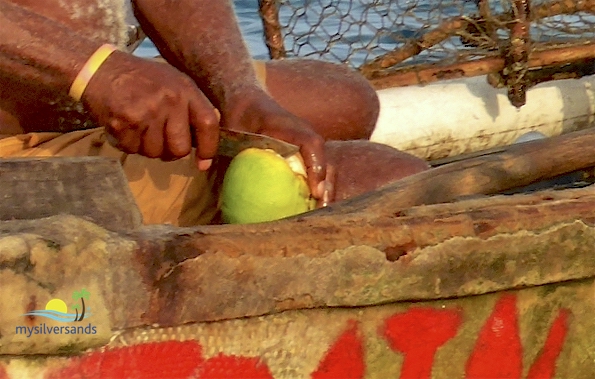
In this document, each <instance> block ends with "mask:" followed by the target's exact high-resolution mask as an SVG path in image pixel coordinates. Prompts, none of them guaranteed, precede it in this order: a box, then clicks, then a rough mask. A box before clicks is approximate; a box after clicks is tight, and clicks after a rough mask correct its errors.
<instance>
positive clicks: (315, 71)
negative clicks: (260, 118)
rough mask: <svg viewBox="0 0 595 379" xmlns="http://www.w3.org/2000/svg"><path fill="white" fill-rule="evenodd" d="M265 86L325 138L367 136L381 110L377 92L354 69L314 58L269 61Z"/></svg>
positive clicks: (364, 137) (344, 138)
mask: <svg viewBox="0 0 595 379" xmlns="http://www.w3.org/2000/svg"><path fill="white" fill-rule="evenodd" d="M266 85H267V89H268V90H269V92H270V93H271V95H272V96H273V97H274V98H275V99H276V100H277V101H278V102H279V103H280V104H281V105H282V106H284V107H285V108H286V109H288V110H289V111H291V112H293V113H295V114H296V115H298V116H301V117H304V118H306V119H308V120H309V121H310V122H311V123H312V124H313V125H314V127H315V128H316V129H317V132H318V133H319V134H320V135H322V136H323V137H325V138H326V139H339V140H347V139H368V138H369V137H370V135H371V134H372V132H373V130H374V126H375V125H376V120H377V118H378V112H379V109H380V106H379V101H378V96H377V95H376V91H375V90H374V89H373V88H372V87H371V85H370V84H369V82H368V81H367V80H366V79H365V78H364V77H362V76H361V75H360V74H359V73H357V72H356V71H355V70H353V69H350V68H348V67H346V66H343V65H338V64H335V63H329V62H323V61H315V60H299V59H298V60H286V61H270V62H267V65H266Z"/></svg>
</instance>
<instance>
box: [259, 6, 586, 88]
mask: <svg viewBox="0 0 595 379" xmlns="http://www.w3.org/2000/svg"><path fill="white" fill-rule="evenodd" d="M260 5H261V15H262V17H263V20H264V23H265V34H266V36H265V37H266V40H267V44H268V46H269V49H270V51H271V55H272V57H273V58H281V57H292V56H299V57H312V58H322V59H325V60H330V61H335V62H342V63H345V64H348V65H350V66H352V67H354V68H358V69H359V70H360V71H362V72H363V73H364V74H365V75H366V76H367V77H368V78H377V77H382V76H385V75H387V72H388V73H391V72H395V71H398V70H403V69H405V70H412V67H414V66H420V67H422V66H424V65H428V64H433V65H434V66H435V65H442V66H446V65H453V64H455V65H456V64H460V63H462V62H473V61H481V60H482V59H484V60H485V59H487V58H501V59H502V61H501V62H500V63H499V64H493V65H492V66H493V67H492V69H493V70H492V71H502V65H509V66H510V67H509V69H508V72H509V73H510V72H512V71H516V72H517V73H520V75H517V76H523V74H522V73H523V72H525V71H526V70H527V68H529V67H530V66H531V63H530V62H529V63H527V62H528V61H529V56H530V55H531V54H532V53H533V52H536V51H542V50H547V49H554V48H561V47H564V48H566V49H568V48H569V47H572V46H580V47H581V48H582V50H581V51H580V53H576V52H575V53H574V54H573V53H571V54H570V56H567V57H566V58H565V59H566V61H572V60H573V59H584V58H591V56H592V55H595V54H593V50H594V49H586V48H585V46H586V44H589V43H591V42H594V41H595V28H594V27H595V0H533V1H530V0H390V1H388V0H277V1H275V0H270V1H268V0H261V1H260ZM267 26H268V27H267ZM519 41H520V42H519ZM565 51H566V50H565ZM571 52H572V50H571ZM507 57H508V58H507ZM511 57H512V58H511ZM548 59H549V60H550V61H553V62H555V63H560V62H559V60H560V59H554V58H552V57H549V58H548ZM511 62H512V63H511ZM513 62H516V63H518V64H517V65H516V68H514V67H512V64H513ZM537 63H540V64H541V65H547V64H548V61H547V59H546V60H545V61H543V62H537ZM550 63H551V62H550ZM533 64H535V62H533ZM520 66H523V67H520ZM488 71H490V70H489V69H488ZM516 80H517V81H518V77H517V79H516ZM505 81H506V80H505ZM508 85H510V80H508Z"/></svg>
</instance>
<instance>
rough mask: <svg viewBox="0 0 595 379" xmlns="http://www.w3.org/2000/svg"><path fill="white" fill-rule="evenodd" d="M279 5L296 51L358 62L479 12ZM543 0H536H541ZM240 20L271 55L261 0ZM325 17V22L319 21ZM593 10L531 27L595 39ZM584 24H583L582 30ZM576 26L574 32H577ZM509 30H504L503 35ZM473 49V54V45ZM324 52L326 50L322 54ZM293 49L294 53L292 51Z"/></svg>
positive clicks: (462, 0) (259, 52)
mask: <svg viewBox="0 0 595 379" xmlns="http://www.w3.org/2000/svg"><path fill="white" fill-rule="evenodd" d="M285 1H286V2H287V4H286V6H282V7H281V8H280V9H281V11H280V19H281V23H282V24H283V25H285V26H287V27H288V28H290V29H291V36H290V37H286V39H285V43H286V47H287V46H290V45H291V49H293V51H292V52H291V54H293V55H298V56H301V57H309V58H323V59H326V60H331V61H342V62H343V61H349V63H351V64H352V65H353V66H359V65H360V64H361V63H363V62H364V61H367V60H369V59H371V58H374V57H375V56H378V55H379V54H381V53H384V52H387V51H390V50H393V49H394V48H395V47H397V46H399V45H402V44H403V43H404V42H405V39H407V38H411V37H415V36H418V35H420V34H421V33H423V32H426V31H427V30H428V25H427V24H428V20H431V23H432V25H433V27H435V26H437V25H438V24H439V23H440V22H442V21H444V20H446V19H448V18H450V17H456V16H460V15H463V14H464V15H467V16H469V15H474V14H477V6H476V1H475V0H439V1H438V0H284V2H285ZM541 2H543V0H533V1H532V4H539V3H541ZM489 4H490V8H492V10H493V11H494V12H498V13H500V12H502V10H503V7H504V6H506V5H503V4H507V2H502V1H500V0H497V1H496V0H494V1H489ZM234 6H235V11H236V15H237V18H238V23H239V26H240V29H241V30H242V34H243V36H244V39H245V41H246V42H247V46H248V49H249V51H250V54H251V55H252V56H253V57H254V58H257V59H267V58H268V57H269V53H268V49H267V47H266V45H265V42H264V37H263V26H262V21H261V19H260V16H259V13H258V1H256V0H234ZM321 21H323V24H322V27H319V24H320V23H321ZM594 23H595V17H594V16H593V15H584V14H583V15H566V16H556V17H550V18H548V19H546V20H544V21H542V22H540V23H539V25H533V26H532V28H531V33H532V38H533V39H534V40H538V41H539V40H541V41H545V40H548V39H549V38H551V37H552V36H560V34H561V33H562V34H564V33H568V31H570V34H566V35H565V37H564V38H577V37H579V36H581V35H582V37H585V36H587V34H586V33H588V34H589V36H590V38H591V39H593V38H595V34H594V30H593V28H592V25H593V24H594ZM581 28H582V29H581ZM573 30H574V31H573ZM502 37H503V38H506V35H501V38H502ZM465 49H467V48H466V47H465V46H464V45H463V44H462V43H461V41H460V40H459V38H458V37H452V38H450V39H448V40H447V41H445V42H444V43H442V44H441V46H437V47H435V48H433V49H430V50H429V51H425V52H423V53H422V54H420V55H419V57H417V58H414V59H413V62H411V63H415V62H419V61H428V60H430V61H436V60H442V59H446V58H449V57H450V58H454V57H456V52H457V51H463V50H465ZM468 52H471V53H473V52H472V51H470V50H468ZM321 53H322V54H323V55H321ZM136 54H137V55H140V56H148V57H150V56H155V55H157V54H158V52H157V50H156V49H155V47H154V46H153V44H152V43H151V42H150V41H149V40H145V42H143V43H142V44H141V46H140V47H139V48H138V49H137V51H136ZM291 54H290V55H291Z"/></svg>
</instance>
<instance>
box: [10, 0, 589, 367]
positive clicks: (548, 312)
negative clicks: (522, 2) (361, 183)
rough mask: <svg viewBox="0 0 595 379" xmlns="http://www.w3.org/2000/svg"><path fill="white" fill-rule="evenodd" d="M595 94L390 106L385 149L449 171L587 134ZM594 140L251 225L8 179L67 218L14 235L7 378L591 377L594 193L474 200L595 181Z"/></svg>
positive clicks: (465, 95)
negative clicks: (146, 212) (174, 216)
mask: <svg viewBox="0 0 595 379" xmlns="http://www.w3.org/2000/svg"><path fill="white" fill-rule="evenodd" d="M579 3H580V4H579ZM261 4H264V5H265V6H268V7H269V10H270V9H273V7H274V6H275V4H276V2H272V1H262V2H261ZM579 5H580V6H583V5H584V6H587V5H590V4H587V5H585V4H583V2H578V3H577V6H579ZM519 9H521V8H519ZM273 12H274V10H273ZM263 14H264V12H263ZM270 19H273V20H274V18H272V17H271V18H270ZM463 21H465V23H470V22H473V19H470V18H467V19H465V20H463ZM521 21H523V20H520V21H515V23H517V22H518V23H520V22H521ZM445 26H448V24H447V25H445ZM518 30H519V31H520V32H523V30H528V28H524V29H523V28H518ZM276 31H277V33H280V30H279V28H277V29H276ZM443 34H445V35H446V34H447V33H443ZM513 34H514V35H513ZM516 34H518V31H514V33H511V37H519V36H517V35H516ZM421 38H423V36H422V37H421ZM519 38H525V39H526V36H525V37H523V36H520V37H519ZM267 39H268V40H270V41H272V42H274V38H267ZM280 40H281V41H282V38H277V42H278V41H280ZM269 46H270V47H272V48H274V47H275V44H274V43H270V44H269ZM412 46H421V44H414V45H412ZM582 48H584V49H581V51H583V52H584V50H588V49H589V48H590V50H591V51H590V52H589V54H590V55H588V56H587V57H591V56H592V46H583V47H582ZM511 50H512V49H511ZM279 51H280V52H282V51H283V50H282V49H279ZM506 53H507V54H508V53H511V55H514V53H515V52H514V51H512V52H506ZM517 55H519V54H517ZM520 55H522V54H520ZM554 55H555V54H554ZM581 57H582V58H584V57H585V56H581ZM501 60H502V59H501ZM553 61H555V59H553ZM486 62H487V63H486ZM475 63H477V62H475ZM483 63H486V65H489V64H491V65H492V66H490V67H491V69H490V70H488V71H494V72H496V71H500V70H502V69H503V67H504V64H502V65H500V63H499V62H496V61H495V60H494V59H492V58H488V59H487V60H486V61H485V62H483ZM516 63H522V64H523V65H524V67H525V68H526V67H527V56H524V57H523V56H520V59H516V60H514V61H512V62H511V65H512V64H516ZM529 63H530V62H529ZM533 63H535V62H533ZM537 63H541V62H537ZM549 63H552V62H551V61H550V62H549ZM554 63H559V62H557V61H556V62H554ZM498 65H500V66H498ZM494 67H496V69H492V68H494ZM432 70H433V69H432ZM592 81H593V78H589V77H587V78H584V79H580V80H576V81H572V80H571V81H557V82H555V84H552V83H547V84H541V85H540V86H537V87H534V88H532V89H530V90H529V91H528V92H527V94H526V95H527V100H528V101H527V105H525V107H523V108H521V109H520V110H518V111H517V110H516V108H514V109H513V108H512V107H511V106H510V105H509V104H508V100H506V101H504V99H503V98H502V93H501V92H500V90H495V89H492V88H491V87H490V88H488V87H486V86H485V85H484V84H483V83H484V82H485V79H484V78H480V79H461V80H458V81H452V82H445V83H442V84H435V85H428V86H425V87H407V88H406V89H403V88H395V89H391V90H379V94H380V98H381V102H382V104H383V110H382V115H381V118H380V122H379V126H378V128H377V131H376V133H375V135H374V137H373V139H374V140H376V141H379V142H383V143H387V144H390V145H392V146H395V147H398V148H401V149H403V150H406V151H409V152H412V153H414V154H416V155H418V156H422V157H424V158H426V159H438V158H444V157H447V156H450V155H458V154H463V153H468V152H470V151H472V150H481V149H484V148H489V147H492V146H499V145H507V144H509V143H511V142H512V141H514V140H515V139H516V138H517V137H518V136H520V135H521V134H523V133H525V132H527V131H529V130H539V131H541V132H543V133H544V134H546V135H548V136H551V135H557V134H560V133H562V132H565V131H574V130H577V129H581V128H582V127H583V126H586V125H587V124H590V123H591V122H592V117H593V110H592V109H593V98H592V91H591V86H592ZM451 120H452V122H450V121H451ZM438 121H439V123H438ZM403 128H405V129H403ZM575 133H577V132H575ZM578 133H582V132H578ZM594 134H595V133H592V132H591V133H583V134H576V137H575V138H574V139H572V138H567V139H564V138H566V137H560V138H562V139H552V140H551V141H544V142H539V143H540V144H541V145H538V144H536V145H533V146H534V147H535V148H526V147H512V148H510V149H507V150H505V151H504V152H500V153H497V154H496V155H492V156H490V157H488V158H486V157H478V158H472V159H469V160H466V161H463V162H462V163H461V162H459V164H458V165H457V163H453V164H452V165H445V166H442V167H440V168H437V169H435V170H434V171H432V172H431V173H425V174H423V173H422V174H418V175H416V176H413V177H410V178H406V179H404V180H402V181H400V182H397V183H394V184H392V185H390V186H388V187H385V188H383V189H381V190H379V191H376V192H374V193H371V194H368V195H365V196H362V197H360V198H357V199H353V200H351V201H348V202H345V203H343V204H339V205H333V206H331V207H329V208H327V209H325V210H321V211H317V212H314V213H312V214H305V215H301V216H297V217H295V218H293V219H289V220H283V221H277V222H273V223H265V224H257V225H245V226H207V227H196V228H174V227H168V226H165V225H162V226H151V227H150V226H142V225H141V224H140V217H139V214H138V211H137V210H136V208H135V205H134V204H133V203H131V202H130V196H129V195H127V194H126V185H125V183H124V178H123V176H122V173H121V172H120V171H119V166H118V164H117V162H112V161H107V160H102V161H97V160H94V159H92V158H87V159H69V160H67V161H60V160H52V161H31V162H28V163H27V162H25V163H27V164H30V165H31V166H29V170H14V167H13V169H12V171H11V172H12V173H14V172H21V173H22V172H27V171H29V172H32V173H35V174H36V175H38V178H37V179H39V177H41V176H42V175H41V174H42V173H43V174H44V175H45V176H46V177H47V178H48V179H47V180H46V181H44V183H45V186H44V187H43V188H44V191H45V193H44V196H45V197H43V198H44V199H48V201H46V202H45V203H46V204H45V205H47V208H46V209H53V210H54V211H53V212H50V213H48V214H42V213H43V212H41V210H40V209H38V208H37V206H39V203H33V204H32V205H31V204H30V203H26V204H25V205H27V204H28V205H27V206H28V207H29V208H27V209H25V208H26V207H25V205H23V208H22V209H21V210H20V213H19V214H18V215H17V214H16V213H13V217H14V218H17V216H19V217H20V218H22V219H20V220H15V219H10V218H11V217H8V219H5V221H1V222H0V294H2V295H3V296H2V302H1V303H0V379H8V378H19V379H20V378H43V379H50V378H52V379H53V378H149V377H153V378H164V379H167V378H171V379H173V378H176V379H177V378H292V379H293V378H392V377H399V378H458V377H465V378H593V377H595V334H594V333H593V332H592V331H593V330H595V318H594V317H593V314H595V192H594V191H593V186H588V187H585V188H577V189H565V190H562V191H554V190H546V191H541V192H535V193H531V194H515V195H507V196H505V195H496V196H491V197H475V198H468V197H467V198H465V199H463V200H461V199H460V197H465V196H468V195H473V194H475V195H477V194H494V193H499V192H502V191H503V190H506V189H509V187H507V185H509V184H510V183H507V182H506V180H492V179H494V178H500V179H502V178H508V179H510V178H514V183H515V184H516V185H521V184H528V183H531V182H532V181H535V180H537V179H540V178H542V177H543V175H542V173H543V172H546V173H547V176H556V175H559V174H563V173H565V172H569V171H573V170H575V169H577V168H581V169H586V168H590V170H591V173H592V167H593V166H595V162H593V159H595V157H593V154H592V146H593V143H594V142H593V141H594V140H595V136H594ZM395 136H397V137H395ZM568 142H571V143H569V144H567V147H566V148H565V149H563V150H555V148H556V147H557V146H558V145H561V144H564V143H568ZM554 151H555V152H559V153H560V154H555V153H554ZM548 154H549V155H548ZM12 163H14V162H12ZM20 164H23V162H20ZM61 165H62V166H61ZM63 165H67V166H68V167H69V170H64V169H59V167H62V168H63V167H64V166H63ZM52 167H53V169H52ZM5 168H6V165H5V166H2V165H1V164H0V180H7V181H9V182H10V181H11V180H12V182H13V183H17V182H19V183H23V180H24V179H23V176H18V175H15V176H11V175H9V174H8V171H2V170H3V169H5ZM455 168H456V169H455ZM78 173H85V174H86V175H92V178H93V181H89V183H92V185H93V186H98V187H101V188H103V189H105V190H104V191H103V197H101V199H97V198H93V199H92V200H93V201H89V198H88V197H87V196H86V195H87V193H86V192H85V191H84V186H83V190H81V186H80V176H77V174H78ZM69 183H70V184H73V183H74V184H76V185H77V187H76V188H77V191H69V190H68V185H67V184H69ZM447 184H448V185H447ZM9 187H10V186H5V187H3V186H0V194H1V195H2V196H5V197H4V198H7V197H6V196H7V195H6V192H1V191H6V190H7V188H9ZM15 188H16V187H15ZM19 188H23V187H19ZM115 191H117V192H115ZM465 191H467V192H465ZM13 192H14V191H13ZM48 193H51V194H52V195H53V196H52V197H48V196H47V194H48ZM116 193H118V194H119V195H118V196H115V194H116ZM110 195H111V196H110ZM2 196H0V198H2ZM115 197H117V199H115ZM40 198H42V197H41V196H40ZM24 200H25V202H26V200H27V198H25V199H24ZM53 203H56V204H59V205H60V206H56V207H54V208H52V206H53V205H54V204H53ZM48 204H49V205H48ZM106 204H108V205H106ZM26 210H27V211H31V212H32V213H31V214H36V215H37V216H36V217H31V218H32V219H27V218H28V217H24V213H25V211H26ZM35 212H37V213H35ZM60 212H64V213H70V214H57V213H60ZM65 300H66V301H65ZM73 303H74V304H73ZM69 309H72V310H73V311H69ZM65 310H66V311H65ZM72 312H74V314H72ZM50 315H52V316H55V317H58V318H60V317H62V318H61V319H60V320H59V321H57V320H54V319H52V318H51V317H49V316H50Z"/></svg>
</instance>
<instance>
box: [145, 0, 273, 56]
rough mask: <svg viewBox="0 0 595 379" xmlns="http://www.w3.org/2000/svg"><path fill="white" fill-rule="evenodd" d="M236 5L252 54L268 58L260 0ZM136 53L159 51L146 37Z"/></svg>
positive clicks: (152, 53)
mask: <svg viewBox="0 0 595 379" xmlns="http://www.w3.org/2000/svg"><path fill="white" fill-rule="evenodd" d="M234 5H235V10H236V16H237V18H238V23H239V25H240V29H241V30H242V35H243V36H244V40H245V41H246V44H247V45H248V49H249V51H250V54H251V55H252V57H254V58H257V59H267V58H268V57H269V51H268V50H267V47H266V45H265V43H264V38H263V28H262V21H261V20H260V16H259V15H258V1H256V0H235V1H234ZM135 54H136V55H139V56H142V57H154V56H156V55H158V54H159V52H158V51H157V49H156V48H155V46H154V45H153V43H152V42H151V41H150V40H149V39H146V40H145V41H144V42H143V43H142V44H141V45H140V46H139V47H138V48H137V50H136V51H135Z"/></svg>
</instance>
